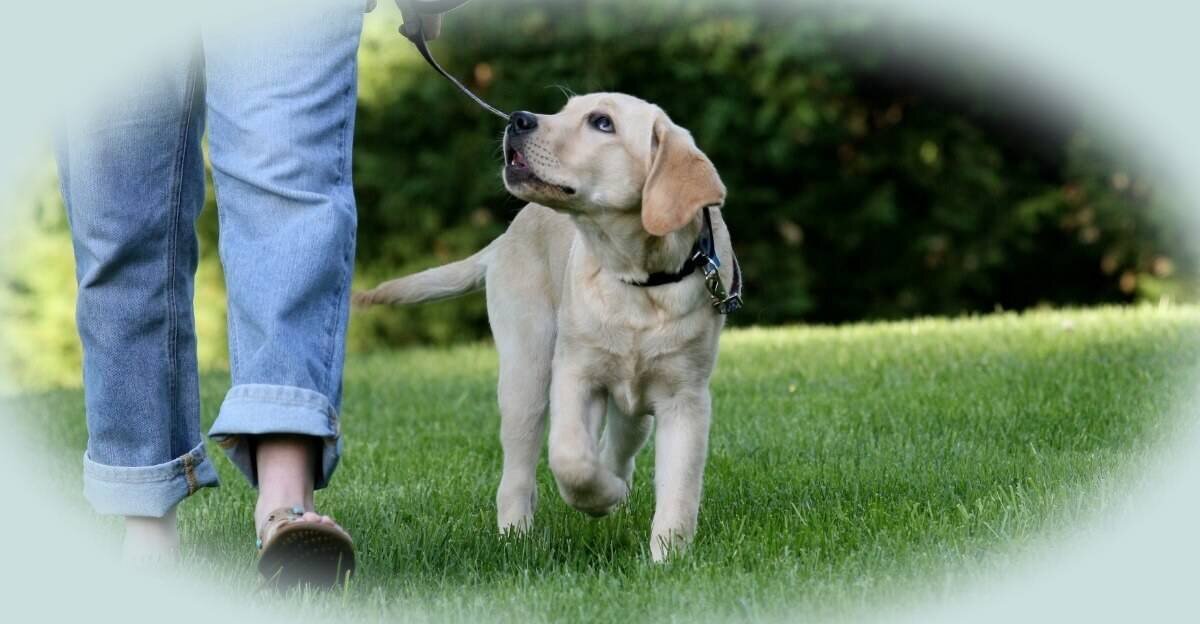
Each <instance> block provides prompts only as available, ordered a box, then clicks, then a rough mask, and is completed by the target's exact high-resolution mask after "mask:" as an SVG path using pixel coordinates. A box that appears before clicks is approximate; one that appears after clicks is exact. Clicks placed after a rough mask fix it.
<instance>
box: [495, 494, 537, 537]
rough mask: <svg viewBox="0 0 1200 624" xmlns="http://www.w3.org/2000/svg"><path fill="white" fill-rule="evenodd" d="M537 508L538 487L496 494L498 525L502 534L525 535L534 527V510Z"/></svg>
mask: <svg viewBox="0 0 1200 624" xmlns="http://www.w3.org/2000/svg"><path fill="white" fill-rule="evenodd" d="M536 509H537V488H536V487H535V488H533V489H531V490H530V491H529V492H528V493H525V492H511V493H508V492H504V491H503V490H501V491H500V492H499V493H498V494H497V495H496V526H497V527H498V528H499V529H500V533H501V535H524V534H525V533H527V532H529V529H531V528H533V512H534V510H536Z"/></svg>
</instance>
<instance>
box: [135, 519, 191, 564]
mask: <svg viewBox="0 0 1200 624" xmlns="http://www.w3.org/2000/svg"><path fill="white" fill-rule="evenodd" d="M121 556H122V558H123V559H124V560H125V561H126V562H130V563H151V562H162V563H167V562H173V561H176V560H178V559H179V522H178V520H177V518H176V515H175V509H174V508H172V509H171V511H169V512H167V514H166V515H164V516H163V517H161V518H151V517H142V516H126V517H125V539H124V542H123V544H122V547H121Z"/></svg>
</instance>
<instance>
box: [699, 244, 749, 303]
mask: <svg viewBox="0 0 1200 624" xmlns="http://www.w3.org/2000/svg"><path fill="white" fill-rule="evenodd" d="M692 260H693V261H699V263H698V264H699V266H700V272H701V273H702V274H703V275H704V289H705V290H707V291H708V296H709V298H710V299H712V306H713V307H714V308H716V309H717V312H718V313H720V314H730V313H733V312H736V311H738V310H739V309H740V308H741V307H742V294H741V293H740V292H735V293H733V294H732V295H730V294H729V293H728V292H727V291H726V290H725V283H724V282H722V281H721V273H720V271H719V269H720V268H721V261H720V259H718V258H714V257H712V256H709V255H708V254H706V253H704V251H703V250H700V249H697V250H696V253H695V254H693V255H692Z"/></svg>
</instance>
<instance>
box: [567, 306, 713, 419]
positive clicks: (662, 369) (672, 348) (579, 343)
mask: <svg viewBox="0 0 1200 624" xmlns="http://www.w3.org/2000/svg"><path fill="white" fill-rule="evenodd" d="M593 286H595V287H593V288H588V289H580V290H577V291H575V292H571V293H569V294H568V296H569V297H571V299H572V304H573V305H571V306H569V310H570V311H569V312H567V313H566V314H564V315H563V316H562V317H560V324H559V325H560V326H559V337H560V340H561V341H563V344H562V346H563V347H564V348H565V349H566V350H567V353H564V354H563V355H566V356H567V357H570V358H571V359H572V360H573V361H575V362H576V363H577V364H579V365H580V366H582V368H583V369H584V371H586V374H587V375H588V377H589V378H591V379H592V380H594V381H596V382H598V383H599V384H601V385H603V386H605V387H606V388H607V389H608V390H609V392H610V395H611V396H612V398H613V399H614V401H616V403H617V407H619V408H620V409H621V410H622V411H624V412H626V413H631V412H637V411H641V410H642V409H644V407H645V403H646V394H647V392H648V390H649V389H651V388H655V387H657V388H661V389H663V390H664V391H667V392H670V391H671V389H672V388H673V387H676V386H678V385H681V384H683V383H687V382H694V381H697V380H704V379H706V378H707V371H709V370H711V365H712V361H711V360H712V358H713V353H712V352H713V351H714V348H715V336H716V334H717V332H719V331H720V318H719V317H717V316H716V315H715V314H713V313H712V312H711V310H709V309H708V308H707V306H703V305H702V304H703V301H699V302H698V301H697V300H696V298H695V297H694V295H693V293H691V292H689V290H691V289H698V288H702V286H701V285H699V284H691V283H683V284H679V285H672V286H665V287H657V288H655V289H653V290H657V291H659V292H650V290H648V289H641V288H636V287H631V286H628V285H626V284H607V285H603V284H602V285H593ZM605 286H607V287H605ZM668 289H673V291H671V290H668ZM697 303H700V304H701V305H697Z"/></svg>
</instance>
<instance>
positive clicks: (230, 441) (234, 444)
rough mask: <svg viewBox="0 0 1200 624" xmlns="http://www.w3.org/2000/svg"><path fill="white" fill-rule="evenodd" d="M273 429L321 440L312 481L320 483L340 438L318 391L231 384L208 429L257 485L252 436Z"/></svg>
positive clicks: (334, 417) (334, 415)
mask: <svg viewBox="0 0 1200 624" xmlns="http://www.w3.org/2000/svg"><path fill="white" fill-rule="evenodd" d="M276 434H293V435H306V436H312V437H315V438H320V439H321V440H322V445H321V461H320V466H318V468H317V472H316V474H315V475H314V485H315V487H316V488H317V489H320V488H323V487H325V486H326V485H327V484H328V483H329V479H330V477H331V476H332V475H333V471H334V469H335V468H337V464H338V461H339V459H340V457H341V452H342V438H341V427H340V422H339V419H338V414H337V410H335V409H334V407H333V404H332V403H330V401H329V399H328V398H327V397H326V396H325V395H323V394H321V393H320V392H315V391H313V390H307V389H304V388H297V387H294V386H276V385H270V384H242V385H237V386H234V387H233V388H232V389H230V390H229V393H228V394H227V395H225V402H224V403H222V404H221V412H220V414H218V415H217V420H216V422H214V423H213V426H212V429H211V430H209V432H208V435H209V437H210V438H212V439H213V440H214V441H216V442H217V443H218V444H219V445H220V446H221V448H222V449H224V450H225V454H226V455H227V456H228V457H229V460H230V461H231V462H233V464H234V465H235V466H237V467H238V470H240V471H241V472H242V474H243V475H245V476H246V479H247V480H249V481H250V484H251V485H253V486H254V487H258V474H257V471H256V470H255V465H254V444H253V439H252V438H253V436H260V435H276Z"/></svg>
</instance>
